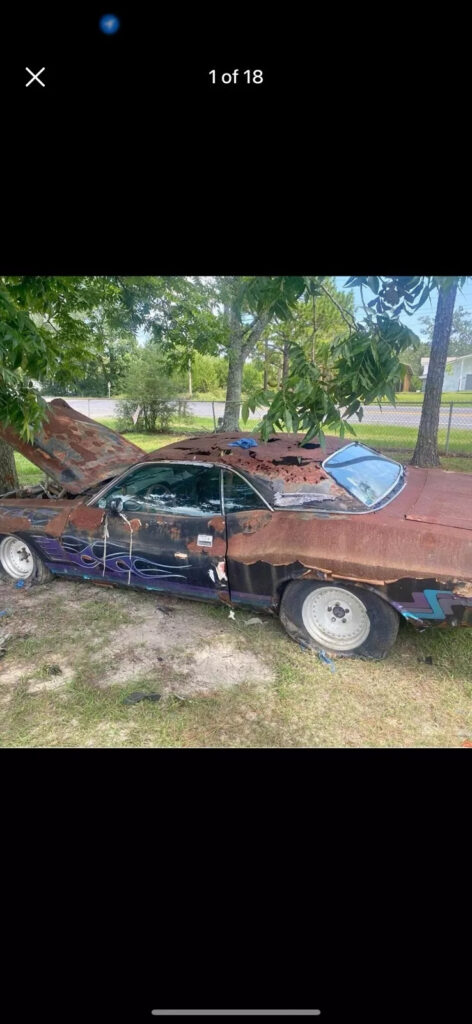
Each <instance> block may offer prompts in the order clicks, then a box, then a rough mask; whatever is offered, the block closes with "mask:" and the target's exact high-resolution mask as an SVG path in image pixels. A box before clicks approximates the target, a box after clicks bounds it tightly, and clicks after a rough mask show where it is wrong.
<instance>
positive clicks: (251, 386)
mask: <svg viewBox="0 0 472 1024" xmlns="http://www.w3.org/2000/svg"><path fill="white" fill-rule="evenodd" d="M263 382H264V374H263V372H262V370H259V369H258V368H257V366H254V363H246V365H245V367H244V370H243V391H245V392H246V393H250V392H251V391H256V390H257V389H258V388H261V387H262V385H263Z"/></svg>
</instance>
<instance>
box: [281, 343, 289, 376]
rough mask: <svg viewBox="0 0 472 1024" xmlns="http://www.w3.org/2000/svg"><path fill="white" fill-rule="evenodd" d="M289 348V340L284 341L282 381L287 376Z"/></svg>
mask: <svg viewBox="0 0 472 1024" xmlns="http://www.w3.org/2000/svg"><path fill="white" fill-rule="evenodd" d="M289 348H290V342H289V341H284V361H283V366H282V382H283V381H286V380H287V377H288V371H289V359H288V352H289Z"/></svg>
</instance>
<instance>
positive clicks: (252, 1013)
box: [151, 1010, 321, 1017]
mask: <svg viewBox="0 0 472 1024" xmlns="http://www.w3.org/2000/svg"><path fill="white" fill-rule="evenodd" d="M151 1013H152V1014H153V1015H154V1017H274V1016H275V1017H319V1016H320V1013H321V1010H151Z"/></svg>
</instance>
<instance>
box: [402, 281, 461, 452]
mask: <svg viewBox="0 0 472 1024" xmlns="http://www.w3.org/2000/svg"><path fill="white" fill-rule="evenodd" d="M456 292H457V284H451V285H450V287H449V288H447V289H443V288H440V289H439V294H438V305H437V309H436V318H435V321H434V332H433V340H432V343H431V357H430V360H429V367H428V376H427V378H426V387H425V389H424V401H423V408H422V410H421V420H420V426H419V430H418V438H417V441H416V448H415V451H414V455H413V458H412V460H411V465H412V466H424V467H425V468H428V467H430V466H439V465H440V461H439V454H438V427H439V413H440V410H441V395H442V388H443V382H444V373H445V370H446V362H447V350H448V346H449V338H450V334H451V327H452V316H453V313H454V303H455V301H456Z"/></svg>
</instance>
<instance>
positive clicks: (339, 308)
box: [320, 282, 356, 331]
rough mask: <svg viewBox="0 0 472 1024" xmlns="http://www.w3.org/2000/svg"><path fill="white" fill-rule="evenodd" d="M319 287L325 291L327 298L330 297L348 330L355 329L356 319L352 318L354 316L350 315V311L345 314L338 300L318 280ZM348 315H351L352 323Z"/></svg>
mask: <svg viewBox="0 0 472 1024" xmlns="http://www.w3.org/2000/svg"><path fill="white" fill-rule="evenodd" d="M320 288H321V290H322V291H323V292H324V293H325V295H327V296H328V299H331V302H332V303H333V305H334V306H336V309H337V310H338V312H339V313H340V314H341V316H342V318H343V320H344V322H345V323H346V324H347V326H348V327H349V330H350V331H355V329H356V321H355V320H354V317H353V316H352V315H351V313H348V314H346V310H345V309H343V307H342V306H340V305H339V302H337V300H336V299H335V298H334V295H331V292H330V291H329V290H328V289H327V288H325V286H324V284H321V282H320ZM348 316H350V317H351V321H352V323H351V322H350V321H349V320H348Z"/></svg>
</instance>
